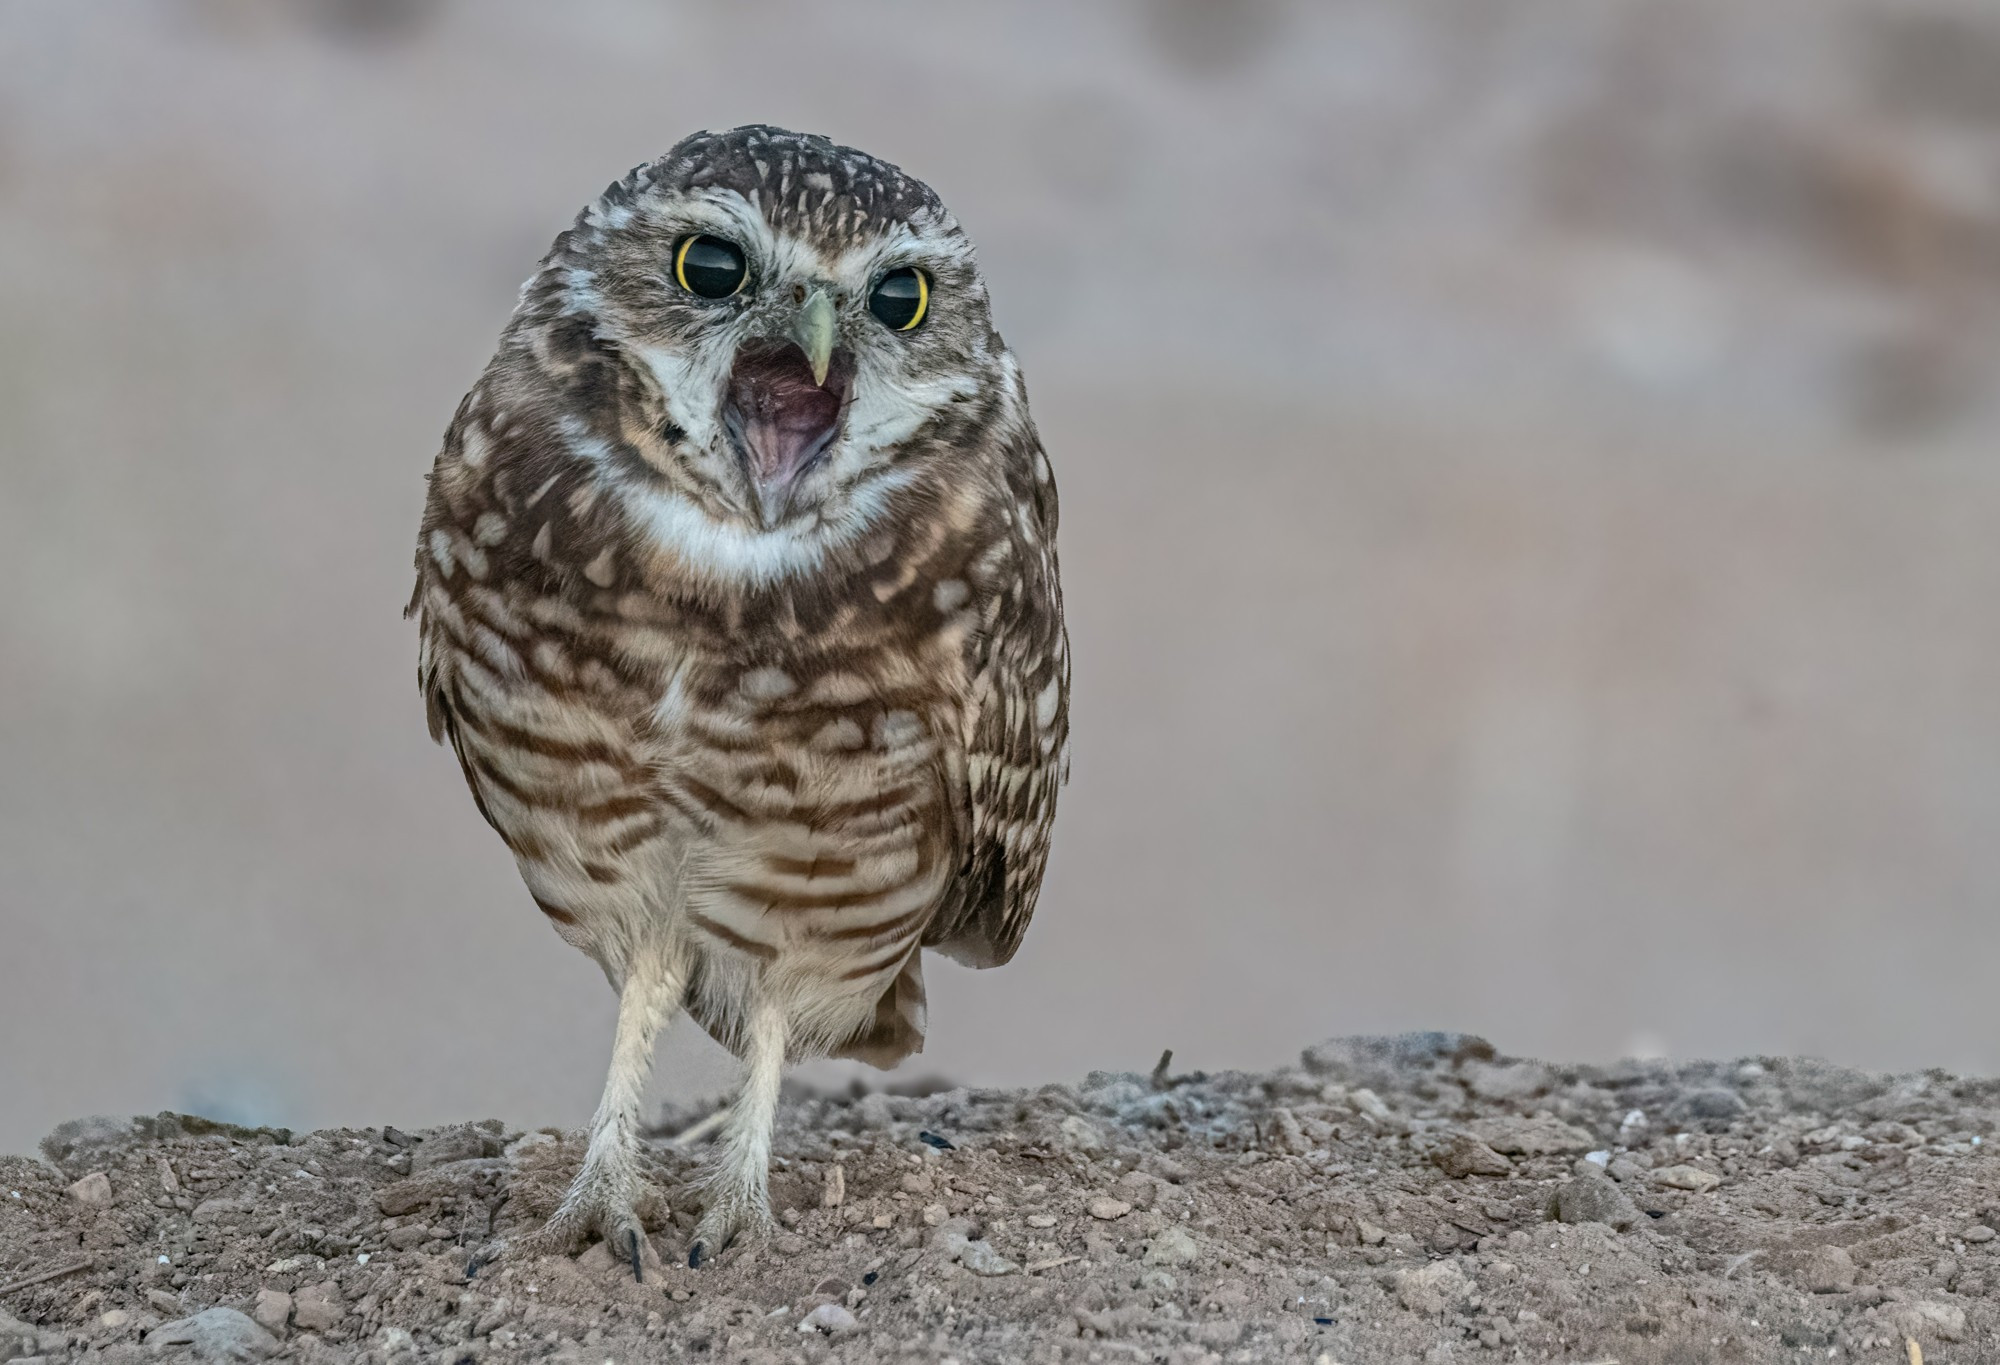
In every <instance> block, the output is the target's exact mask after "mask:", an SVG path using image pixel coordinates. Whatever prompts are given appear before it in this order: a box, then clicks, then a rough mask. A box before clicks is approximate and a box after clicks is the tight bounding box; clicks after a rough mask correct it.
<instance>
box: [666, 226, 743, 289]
mask: <svg viewBox="0 0 2000 1365" xmlns="http://www.w3.org/2000/svg"><path fill="white" fill-rule="evenodd" d="M749 276H750V270H749V264H748V262H746V261H745V260H744V259H743V250H742V248H741V247H739V246H737V245H736V244H735V243H734V242H728V241H724V240H723V239H722V238H720V237H711V236H709V235H708V234H707V233H702V232H697V233H695V234H694V235H693V236H690V237H685V238H683V239H682V240H681V244H680V245H679V246H677V247H675V248H674V283H675V284H678V285H679V286H680V287H681V288H683V289H685V290H687V291H688V293H690V294H693V295H695V296H696V297H697V298H704V299H726V298H728V297H729V296H730V295H731V294H734V293H735V292H736V291H737V290H739V289H741V288H742V287H743V282H744V281H745V280H746V279H748V278H749Z"/></svg>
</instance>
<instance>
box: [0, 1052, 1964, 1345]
mask: <svg viewBox="0 0 2000 1365" xmlns="http://www.w3.org/2000/svg"><path fill="white" fill-rule="evenodd" d="M1996 1109H2000V1083H1996V1082H1991V1081H1969V1080H1962V1079H1959V1078H1956V1077H1953V1076H1949V1075H1946V1074H1944V1073H1942V1072H1926V1073H1923V1074H1921V1075H1912V1076H1882V1075H1871V1074H1864V1073H1860V1072H1855V1071H1848V1070H1843V1069H1840V1068H1837V1067H1832V1066H1827V1065H1824V1064H1820V1063H1815V1062H1806V1061H1795V1060H1783V1059H1760V1060H1757V1061H1746V1062H1738V1063H1693V1064H1671V1063H1664V1062H1631V1063H1625V1064H1621V1065H1617V1066H1610V1067H1580V1066H1555V1065H1549V1064H1545V1063H1542V1062H1535V1061H1523V1060H1515V1059H1510V1058H1506V1057H1501V1056H1499V1055H1497V1054H1496V1053H1495V1052H1494V1050H1493V1048H1492V1047H1491V1046H1490V1045H1488V1044H1487V1043H1485V1042H1483V1041H1482V1040H1480V1039H1477V1038H1471V1037H1466V1036H1463V1035H1457V1034H1422V1035H1413V1036H1409V1037H1404V1038H1397V1039H1358V1040H1345V1041H1338V1042H1331V1043H1326V1044H1322V1045H1320V1046H1318V1047H1315V1048H1312V1049H1309V1050H1308V1051H1307V1052H1306V1053H1305V1054H1304V1056H1303V1057H1302V1058H1301V1060H1300V1063H1299V1065H1297V1066H1295V1067H1291V1068H1287V1069H1284V1070H1280V1071H1276V1072H1272V1073H1269V1074H1261V1075H1255V1074H1245V1073H1234V1072H1232V1073H1224V1074H1219V1075H1202V1074H1199V1073H1190V1074H1174V1073H1172V1072H1171V1071H1170V1070H1169V1069H1168V1067H1167V1065H1166V1064H1165V1062H1164V1061H1163V1063H1162V1065H1161V1067H1160V1068H1159V1069H1158V1070H1156V1071H1155V1072H1154V1073H1153V1074H1152V1075H1150V1076H1141V1075H1112V1074H1106V1073H1096V1074H1093V1075H1091V1076H1089V1077H1088V1078H1087V1079H1085V1080H1084V1081H1083V1082H1082V1083H1081V1084H1079V1085H1050V1086H1045V1087H1043V1088H1042V1089H1039V1090H1033V1091H1002V1090H963V1089H956V1090H946V1091H942V1092H939V1093H933V1094H928V1095H902V1096H898V1095H892V1094H883V1093H874V1094H842V1095H829V1094H820V1093H809V1092H803V1091H800V1092H795V1093H792V1094H790V1095H789V1096H788V1098H787V1102H786V1104H785V1106H784V1109H783V1113H782V1116H781V1119H780V1131H779V1139H778V1143H777V1148H776V1156H775V1158H774V1164H773V1173H772V1195H773V1206H774V1208H776V1209H777V1210H779V1211H780V1221H781V1225H780V1227H779V1228H778V1230H777V1232H776V1234H775V1235H774V1236H773V1237H771V1238H770V1239H769V1240H767V1241H764V1242H763V1243H761V1244H757V1245H751V1246H745V1247H740V1248H736V1249H732V1250H731V1251H730V1252H728V1253H727V1254H725V1255H724V1256H723V1257H722V1258H721V1260H720V1261H719V1262H717V1263H714V1264H713V1265H711V1266H709V1267H706V1268H704V1269H702V1270H699V1271H694V1270H689V1269H687V1268H686V1267H685V1263H684V1259H683V1258H684V1254H685V1246H686V1241H687V1238H688V1235H689V1233H690V1231H691V1230H692V1227H693V1224H694V1218H695V1215H696V1212H697V1206H696V1198H695V1194H694V1191H693V1189H692V1187H691V1183H690V1178H691V1176H692V1175H693V1173H694V1170H695V1168H696V1164H697V1162H698V1160H699V1156H700V1154H699V1153H698V1152H683V1151H679V1150H676V1149H675V1148H673V1147H672V1146H671V1145H669V1144H667V1143H665V1142H655V1143H653V1144H652V1146H651V1149H650V1151H649V1156H648V1160H649V1162H650V1166H649V1170H648V1175H649V1178H650V1180H651V1182H652V1185H653V1187H654V1192H655V1198H654V1199H652V1200H651V1201H650V1202H651V1207H650V1210H649V1212H650V1217H651V1220H652V1221H651V1223H650V1225H649V1226H650V1227H651V1228H652V1231H653V1238H652V1245H651V1246H650V1247H649V1248H648V1259H649V1262H650V1264H649V1266H648V1268H647V1271H646V1278H645V1282H644V1283H635V1282H634V1281H633V1278H632V1275H631V1273H630V1271H629V1270H628V1269H626V1268H624V1267H622V1266H620V1265H619V1264H616V1263H615V1262H614V1260H613V1258H612V1257H611V1256H610V1255H609V1254H608V1253H607V1252H606V1250H605V1249H604V1248H603V1247H601V1246H595V1247H592V1248H591V1249H590V1250H589V1251H587V1252H586V1253H585V1254H583V1255H582V1256H580V1257H578V1258H575V1259H572V1258H569V1257H564V1256H554V1255H536V1254H531V1253H529V1252H528V1251H526V1250H525V1249H524V1246H523V1243H522V1242H521V1240H520V1235H521V1234H523V1233H525V1232H527V1231H528V1230H530V1229H532V1228H534V1227H536V1226H537V1225H538V1224H539V1221H540V1220H541V1219H542V1218H544V1217H546V1216H547V1214H548V1213H549V1212H550V1210H552V1209H553V1207H554V1205H555V1201H556V1199H557V1197H558V1196H559V1194H560V1192H561V1190H562V1188H563V1185H564V1184H565V1183H566V1181H567V1180H568V1178H569V1176H570V1175H571V1173H572V1172H573V1171H574V1170H575V1168H576V1165H577V1162H578V1160H579V1158H580V1156H581V1147H580V1143H579V1140H578V1138H577V1137H576V1135H574V1134H567V1135H565V1134H559V1133H555V1132H535V1133H525V1134H524V1133H519V1132H514V1131H511V1130H509V1129H507V1128H506V1127H505V1125H503V1124H501V1123H499V1122H495V1121H488V1122H485V1123H475V1124H467V1125H463V1126H459V1127H453V1128H444V1129H436V1130H431V1131H428V1132H424V1133H415V1134H405V1133H401V1132H398V1131H396V1130H395V1129H393V1128H370V1129H337V1130H330V1131H326V1132H319V1133H309V1134H308V1133H297V1134H295V1133H287V1132H283V1131H277V1130H270V1129H255V1130H251V1129H243V1128H236V1127H231V1126H228V1125H223V1124H216V1123H210V1122H204V1121H202V1120H198V1119H192V1118H188V1117H185V1116H177V1115H170V1114H163V1115H160V1116H158V1117H157V1118H151V1119H138V1120H133V1121H130V1122H122V1121H111V1120H104V1119H93V1120H85V1121H81V1122H77V1123H71V1124H66V1125H64V1126H63V1127H62V1128H61V1129H58V1130H57V1131H56V1132H55V1133H54V1134H52V1135H50V1137H49V1138H48V1139H47V1140H46V1141H45V1142H44V1144H43V1158H44V1159H40V1160H37V1159H31V1158H25V1157H22V1158H0V1360H8V1359H18V1358H22V1357H27V1358H33V1357H35V1356H42V1357H46V1358H48V1359H49V1360H84V1361H91V1362H98V1361H102V1362H105V1363H106V1365H113V1362H122V1361H139V1360H142V1359H159V1358H162V1357H163V1356H164V1357H166V1358H184V1357H195V1358H209V1359H231V1360H246V1359H258V1358H270V1359H275V1360H297V1361H301V1362H315V1361H334V1360H342V1361H345V1360H356V1359H359V1360H366V1361H371V1362H379V1363H380V1365H392V1363H393V1362H403V1361H443V1362H459V1361H482V1362H486V1361H490V1362H506V1361H515V1360H524V1361H525V1360H555V1361H577V1362H591V1365H595V1362H599V1361H604V1360H617V1361H624V1360H655V1359H674V1360H680V1359H687V1360H704V1359H707V1360H719V1361H723V1360H726V1361H769V1362H820V1361H829V1360H838V1361H911V1362H916V1361H923V1362H936V1361H941V1360H956V1361H959V1362H963V1365H972V1362H985V1361H992V1362H1016V1361H1063V1360H1078V1361H1125V1360H1147V1361H1165V1362H1195V1361H1204V1362H1206V1361H1270V1360H1299V1361H1316V1362H1340V1363H1342V1365H1376V1363H1378V1362H1390V1361H1424V1362H1439V1361H1473V1360H1494V1361H1505V1360H1521V1361H1571V1362H1580V1361H1587V1360H1604V1361H1608V1360H1617V1361H1619V1362H1621V1365H1669V1362H1674V1363H1678V1365H1697V1362H1700V1363H1704V1365H1705V1363H1706V1362H1714V1361H1742V1362H1762V1361H1786V1362H1798V1361H1803V1360H1812V1359H1858V1360H1877V1361H1883V1362H1888V1361H1892V1360H1893V1361H1898V1362H1900V1361H1903V1360H1905V1359H1907V1358H1908V1356H1907V1354H1906V1352H1907V1351H1908V1343H1909V1342H1911V1341H1915V1342H1916V1343H1918V1344H1919V1346H1920V1347H1921V1349H1922V1350H1923V1351H1924V1352H1926V1353H1928V1354H1927V1355H1926V1356H1925V1358H1926V1359H1927V1360H1929V1361H1930V1362H1931V1363H1932V1365H1939V1362H1945V1363H1946V1365H1949V1363H1950V1362H1958V1361H1976V1360H1994V1359H2000V1308H1996V1304H1995V1301H1994V1297H1993V1296H1994V1295H1996V1294H2000V1239H1996V1234H1995V1229H1996V1228H2000V1189H1997V1188H1996V1187H2000V1169H1997V1168H1995V1167H1994V1165H1993V1163H1992V1161H1991V1159H1990V1157H1989V1153H1988V1145H1989V1141H1988V1140H1989V1136H1990V1134H1991V1133H1992V1131H1993V1126H1994V1120H1995V1115H1996ZM510 1238H511V1239H514V1240H513V1241H512V1242H511V1243H510V1241H509V1239H510Z"/></svg>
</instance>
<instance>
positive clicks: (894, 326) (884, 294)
mask: <svg viewBox="0 0 2000 1365" xmlns="http://www.w3.org/2000/svg"><path fill="white" fill-rule="evenodd" d="M868 311H869V312H871V313H873V314H874V315H875V318H876V320H877V321H878V322H880V323H881V324H882V325H883V326H884V327H887V328H888V329H889V330H890V331H892V332H907V331H910V330H911V329H913V328H915V327H918V326H921V325H922V323H923V320H924V318H925V317H926V316H928V315H929V313H930V311H931V280H930V276H928V275H926V274H925V273H924V272H923V271H921V270H918V269H917V268H916V267H915V266H908V265H906V266H903V267H901V268H900V269H897V270H891V271H890V272H889V273H888V274H886V275H884V276H883V277H882V278H881V279H879V280H877V281H876V282H875V288H874V289H873V290H872V291H870V293H869V295H868Z"/></svg>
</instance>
